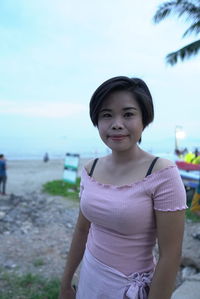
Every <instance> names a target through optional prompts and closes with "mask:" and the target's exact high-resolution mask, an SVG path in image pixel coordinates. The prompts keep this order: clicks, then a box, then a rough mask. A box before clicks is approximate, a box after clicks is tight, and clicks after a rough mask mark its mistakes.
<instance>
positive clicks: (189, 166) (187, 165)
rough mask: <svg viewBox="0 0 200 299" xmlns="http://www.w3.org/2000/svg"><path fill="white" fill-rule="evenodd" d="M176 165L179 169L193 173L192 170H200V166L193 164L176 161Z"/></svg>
mask: <svg viewBox="0 0 200 299" xmlns="http://www.w3.org/2000/svg"><path fill="white" fill-rule="evenodd" d="M176 165H177V166H178V168H179V169H183V170H187V171H191V170H200V164H193V163H187V162H184V161H176Z"/></svg>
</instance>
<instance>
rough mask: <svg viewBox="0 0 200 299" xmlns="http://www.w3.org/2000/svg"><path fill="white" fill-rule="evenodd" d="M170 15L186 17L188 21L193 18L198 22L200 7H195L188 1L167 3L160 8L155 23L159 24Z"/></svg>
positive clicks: (154, 19)
mask: <svg viewBox="0 0 200 299" xmlns="http://www.w3.org/2000/svg"><path fill="white" fill-rule="evenodd" d="M170 14H176V15H178V17H181V16H183V15H186V16H187V19H190V18H191V19H193V20H195V21H198V20H200V5H198V4H197V5H195V4H194V3H192V2H191V1H187V0H176V1H175V0H174V1H169V2H165V3H163V4H161V5H160V6H159V7H158V10H157V12H156V13H155V15H154V17H153V21H154V22H155V23H159V22H161V21H162V20H164V19H165V18H167V17H168V16H169V15H170Z"/></svg>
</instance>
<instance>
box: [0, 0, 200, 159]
mask: <svg viewBox="0 0 200 299" xmlns="http://www.w3.org/2000/svg"><path fill="white" fill-rule="evenodd" d="M161 3H163V1H160V0H152V1H146V0H140V1H136V0H115V1H114V0H109V1H108V0H101V1H94V0H85V1H80V0H73V1H72V0H71V1H69V0H57V1H54V0H34V1H33V0H29V1H27V0H1V1H0V40H1V47H0V152H5V153H7V155H10V156H13V155H17V154H21V155H27V154H34V152H40V151H41V152H42V151H50V152H51V151H52V152H54V153H58V152H59V151H60V152H63V151H64V152H66V151H74V152H94V151H96V152H98V151H101V150H102V149H105V146H104V145H103V144H102V142H101V141H100V139H99V136H98V132H97V129H96V128H94V127H93V125H92V123H91V121H90V119H89V109H88V105H89V100H90V98H91V95H92V93H93V92H94V90H95V89H96V88H97V87H98V86H99V85H100V84H101V83H102V82H103V81H105V80H107V79H109V78H111V77H114V76H119V75H124V76H129V77H140V78H142V79H143V80H145V82H146V83H147V85H148V86H149V88H150V90H151V93H152V95H153V99H154V105H155V120H154V122H153V124H151V125H150V126H149V127H148V128H147V129H146V130H145V131H144V134H143V138H142V140H143V142H142V145H141V146H143V147H144V148H145V149H147V150H149V151H150V150H152V151H160V150H165V149H166V150H173V149H174V132H175V127H176V126H181V127H183V130H184V131H185V134H186V135H185V136H186V137H185V139H184V140H181V141H180V145H183V143H184V144H185V145H186V146H187V145H191V146H200V138H199V128H200V117H199V111H200V99H199V95H200V80H199V78H200V76H199V75H200V59H199V58H200V56H196V57H194V58H192V59H190V60H188V61H185V62H184V63H178V64H177V65H175V66H173V67H171V66H169V65H167V64H166V62H165V56H166V54H168V53H170V52H172V51H174V50H177V49H179V48H180V47H182V46H184V45H186V44H187V43H189V42H191V41H193V40H195V36H191V37H188V38H184V39H182V35H183V33H184V31H185V30H186V28H187V27H188V26H189V24H188V23H185V22H184V20H181V19H177V18H176V17H170V18H168V19H166V20H165V21H163V22H161V23H160V24H157V25H155V24H154V23H153V20H152V19H153V15H154V14H155V12H156V10H157V8H158V6H159V5H160V4H161ZM181 143H182V144H181Z"/></svg>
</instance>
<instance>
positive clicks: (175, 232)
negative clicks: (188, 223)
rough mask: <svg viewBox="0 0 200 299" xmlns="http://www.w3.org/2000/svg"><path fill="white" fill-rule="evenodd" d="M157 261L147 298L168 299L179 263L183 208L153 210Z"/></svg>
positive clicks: (183, 217)
mask: <svg viewBox="0 0 200 299" xmlns="http://www.w3.org/2000/svg"><path fill="white" fill-rule="evenodd" d="M155 214H156V222H157V237H158V246H159V261H158V263H157V265H156V269H155V273H154V276H153V280H152V283H151V286H150V292H149V296H148V299H160V298H162V299H170V298H171V295H172V292H173V290H174V284H175V279H176V274H177V271H178V268H179V265H180V259H181V247H182V239H183V232H184V219H185V210H182V211H173V212H162V211H157V210H156V211H155Z"/></svg>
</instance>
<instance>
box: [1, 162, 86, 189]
mask: <svg viewBox="0 0 200 299" xmlns="http://www.w3.org/2000/svg"><path fill="white" fill-rule="evenodd" d="M87 160H88V159H80V163H79V171H78V175H80V172H81V170H82V167H83V165H84V164H85V163H86V161H87ZM63 173H64V159H63V160H50V161H49V162H47V163H44V162H43V161H40V160H13V161H12V160H10V161H7V177H8V179H7V186H6V193H7V194H11V193H13V194H15V195H24V194H26V193H30V192H40V191H41V189H42V185H43V184H44V183H46V182H49V181H52V180H60V179H62V178H63Z"/></svg>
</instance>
